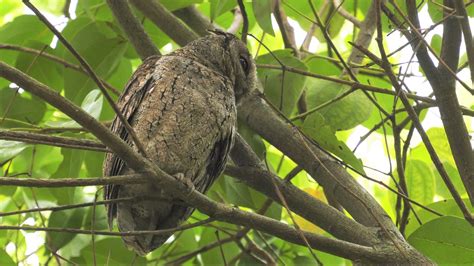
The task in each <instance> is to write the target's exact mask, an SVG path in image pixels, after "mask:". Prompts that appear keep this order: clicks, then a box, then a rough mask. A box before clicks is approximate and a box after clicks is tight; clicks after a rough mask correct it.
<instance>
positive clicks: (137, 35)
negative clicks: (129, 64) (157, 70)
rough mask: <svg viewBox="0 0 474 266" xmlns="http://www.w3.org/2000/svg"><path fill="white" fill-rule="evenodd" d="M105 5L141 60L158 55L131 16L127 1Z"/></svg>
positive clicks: (137, 22)
mask: <svg viewBox="0 0 474 266" xmlns="http://www.w3.org/2000/svg"><path fill="white" fill-rule="evenodd" d="M107 4H108V5H109V7H110V9H111V10H112V13H113V14H114V16H115V19H117V21H118V22H119V24H120V26H122V29H123V31H124V32H125V34H126V35H127V37H128V39H129V40H130V42H131V43H132V45H133V47H135V51H137V53H138V55H139V56H140V58H141V59H142V60H144V59H145V58H147V57H149V56H152V55H159V54H160V51H159V50H158V48H157V47H156V46H155V44H154V43H153V41H152V40H151V39H150V36H148V34H146V32H145V29H144V28H143V26H142V24H140V22H139V21H138V20H137V18H136V17H135V16H134V15H133V13H132V10H131V9H130V6H129V5H128V1H127V0H107Z"/></svg>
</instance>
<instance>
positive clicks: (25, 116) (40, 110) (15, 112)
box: [0, 88, 46, 124]
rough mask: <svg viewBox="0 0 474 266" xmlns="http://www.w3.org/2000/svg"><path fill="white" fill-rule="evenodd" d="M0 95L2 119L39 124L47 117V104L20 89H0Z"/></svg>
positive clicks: (0, 114)
mask: <svg viewBox="0 0 474 266" xmlns="http://www.w3.org/2000/svg"><path fill="white" fill-rule="evenodd" d="M17 91H18V92H17ZM0 95H1V97H0V117H7V118H12V119H16V120H20V121H25V122H28V123H32V124H37V123H39V122H40V121H41V119H42V118H43V116H44V115H45V112H46V104H45V103H44V101H42V100H41V99H39V98H38V97H36V96H34V95H30V94H29V93H25V92H20V91H19V90H18V88H3V89H0Z"/></svg>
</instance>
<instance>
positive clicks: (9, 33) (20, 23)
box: [0, 1, 53, 45]
mask: <svg viewBox="0 0 474 266" xmlns="http://www.w3.org/2000/svg"><path fill="white" fill-rule="evenodd" d="M2 4H3V1H2ZM52 39H53V34H52V33H51V31H50V30H49V29H48V28H47V27H46V26H45V25H44V24H43V23H42V22H41V21H40V20H39V19H38V18H37V17H36V16H34V15H23V16H19V17H16V18H15V19H14V20H13V21H12V22H9V23H7V24H5V25H4V26H2V27H1V28H0V43H10V44H18V45H24V44H25V43H27V42H28V41H38V42H41V43H42V44H45V45H49V44H50V43H51V41H52Z"/></svg>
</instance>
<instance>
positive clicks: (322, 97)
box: [306, 79, 372, 130]
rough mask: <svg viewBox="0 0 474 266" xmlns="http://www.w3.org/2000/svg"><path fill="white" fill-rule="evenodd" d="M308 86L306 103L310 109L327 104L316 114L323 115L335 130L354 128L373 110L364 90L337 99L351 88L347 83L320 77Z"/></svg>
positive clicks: (312, 80) (311, 81)
mask: <svg viewBox="0 0 474 266" xmlns="http://www.w3.org/2000/svg"><path fill="white" fill-rule="evenodd" d="M307 86H308V89H307V91H306V104H307V108H308V110H311V109H313V108H316V107H320V106H321V105H323V104H324V105H326V106H325V107H323V108H321V109H319V110H318V111H317V112H315V114H316V113H318V114H320V115H322V116H323V117H324V119H325V120H326V123H327V124H328V125H330V126H331V127H332V128H333V129H335V130H346V129H350V128H353V127H355V126H357V125H358V124H360V123H362V122H364V121H365V120H367V119H368V118H369V116H370V114H371V112H372V104H371V102H370V101H369V99H368V98H367V97H366V96H365V95H364V94H363V92H362V91H354V92H352V93H350V94H349V95H347V96H345V97H343V98H342V99H339V100H335V99H337V98H338V97H339V96H341V95H342V94H344V93H346V92H347V91H348V90H350V89H351V88H350V87H349V86H347V85H342V84H338V83H335V82H331V81H326V80H318V79H311V80H310V82H308V85H307ZM310 116H311V115H309V116H308V117H310Z"/></svg>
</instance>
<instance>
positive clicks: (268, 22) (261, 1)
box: [252, 0, 275, 36]
mask: <svg viewBox="0 0 474 266" xmlns="http://www.w3.org/2000/svg"><path fill="white" fill-rule="evenodd" d="M274 2H275V1H274V0H253V1H252V5H253V10H254V13H255V19H256V20H257V23H258V25H259V26H260V28H262V29H263V31H264V32H266V33H268V34H270V35H272V36H274V35H275V32H274V31H273V27H272V19H271V14H272V12H273V6H274Z"/></svg>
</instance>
